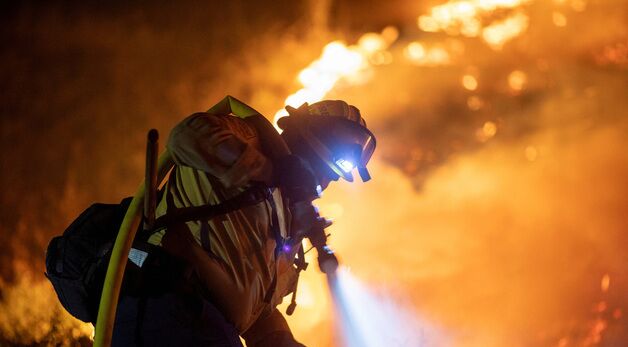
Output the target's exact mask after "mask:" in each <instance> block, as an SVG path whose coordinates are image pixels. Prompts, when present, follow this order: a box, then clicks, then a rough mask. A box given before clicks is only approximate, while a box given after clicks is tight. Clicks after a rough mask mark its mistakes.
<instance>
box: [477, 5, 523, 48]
mask: <svg viewBox="0 0 628 347" xmlns="http://www.w3.org/2000/svg"><path fill="white" fill-rule="evenodd" d="M527 28H528V16H526V15H524V14H523V13H521V12H517V13H516V14H514V15H513V16H511V17H509V18H507V19H504V20H503V21H500V22H497V23H494V24H491V25H490V26H488V27H486V28H484V30H483V31H482V38H483V39H484V41H486V43H488V44H489V46H491V48H493V49H496V50H500V49H502V47H503V46H504V44H505V43H506V42H508V41H510V40H512V39H514V38H515V37H517V36H519V35H521V33H522V32H524V31H525V30H526V29H527Z"/></svg>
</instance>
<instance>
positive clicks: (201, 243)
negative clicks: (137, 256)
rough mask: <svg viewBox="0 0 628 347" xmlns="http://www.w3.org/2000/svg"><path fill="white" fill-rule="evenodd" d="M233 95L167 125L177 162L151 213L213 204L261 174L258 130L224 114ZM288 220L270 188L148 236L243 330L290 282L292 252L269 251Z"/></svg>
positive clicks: (265, 167)
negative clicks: (243, 203) (229, 208)
mask: <svg viewBox="0 0 628 347" xmlns="http://www.w3.org/2000/svg"><path fill="white" fill-rule="evenodd" d="M233 100H235V99H230V97H227V98H225V100H223V101H222V106H223V107H214V108H213V109H212V110H210V111H209V112H203V113H195V114H193V115H191V116H190V117H188V118H186V119H185V120H183V121H182V122H181V123H179V124H178V125H177V126H176V127H175V128H174V129H173V130H172V132H171V133H170V137H169V139H168V142H167V148H168V150H169V151H170V153H172V156H173V158H174V161H175V163H176V164H177V165H176V166H175V167H174V169H173V171H172V173H171V175H170V178H169V180H168V182H167V184H166V185H165V193H164V194H163V197H162V199H161V200H160V202H159V203H158V206H157V211H156V215H157V217H159V216H161V215H164V214H166V212H167V211H168V209H170V208H182V207H190V206H202V205H207V204H218V203H221V202H223V201H225V200H227V199H230V198H232V197H234V196H236V195H237V194H239V193H241V192H242V191H244V190H245V189H247V188H248V187H249V186H250V185H251V184H255V183H256V182H264V181H268V179H269V177H270V173H271V171H272V164H271V160H270V159H269V157H268V156H267V155H265V154H264V153H263V151H262V146H261V141H260V133H259V132H258V131H257V130H256V129H255V127H253V126H251V125H250V123H248V122H246V121H245V120H243V119H242V118H240V117H237V116H234V115H232V114H229V111H231V109H230V108H229V107H226V108H225V107H224V106H228V105H229V102H230V101H233ZM219 105H220V104H219ZM217 106H218V105H217ZM251 110H252V109H251ZM253 111H254V110H253ZM290 224H291V216H290V211H289V209H288V207H287V201H286V200H285V198H284V197H283V196H282V193H281V190H280V189H279V188H274V189H273V191H272V199H269V200H266V201H262V202H261V203H259V204H257V205H252V206H247V207H243V208H241V209H239V210H236V211H233V212H230V213H227V214H224V215H220V216H218V217H215V218H212V219H209V220H200V221H193V222H187V223H185V224H181V225H177V226H174V227H172V226H171V227H169V228H168V229H163V230H160V231H159V232H157V233H155V234H153V235H152V236H151V237H150V239H149V243H152V244H154V245H158V246H163V247H164V248H165V249H166V250H167V251H169V252H170V253H172V254H175V255H177V256H180V257H182V258H184V259H185V260H186V261H187V263H189V264H191V266H192V268H193V271H195V272H196V274H197V275H198V278H199V281H200V282H201V284H202V286H203V287H204V289H205V290H206V293H207V295H208V296H209V298H210V299H211V301H212V302H213V303H214V304H215V305H216V306H217V307H218V308H219V309H220V310H221V311H222V313H223V314H224V315H225V318H226V319H227V320H228V321H230V322H231V323H233V324H234V325H235V326H236V328H237V329H238V330H239V331H240V333H241V334H243V333H245V332H246V331H247V330H248V329H249V328H250V327H251V326H252V325H253V324H254V323H255V322H256V321H257V320H263V319H266V318H267V317H272V316H276V315H277V314H278V312H277V311H276V309H275V306H276V305H277V304H279V303H280V302H281V299H282V297H283V296H285V295H287V294H288V293H289V292H290V291H291V289H292V288H293V286H294V284H295V281H296V276H295V270H294V268H293V266H292V260H291V259H290V258H291V255H289V254H284V253H281V252H277V251H276V247H277V244H278V242H281V240H282V239H285V238H287V237H289V235H290ZM284 325H285V322H284ZM286 329H287V327H286Z"/></svg>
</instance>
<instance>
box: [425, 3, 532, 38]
mask: <svg viewBox="0 0 628 347" xmlns="http://www.w3.org/2000/svg"><path fill="white" fill-rule="evenodd" d="M529 2H530V0H466V1H449V2H447V3H446V4H443V5H439V6H435V7H433V8H432V9H431V10H430V13H429V15H422V16H420V17H419V18H418V19H417V25H418V26H419V28H420V29H421V30H423V31H426V32H441V31H442V32H445V33H447V34H448V35H463V36H466V37H480V36H481V37H482V38H483V39H484V41H485V42H486V43H487V44H488V45H489V46H490V47H491V48H493V49H495V50H499V49H501V48H502V46H503V45H504V44H505V43H506V42H508V41H510V40H512V39H514V38H515V37H517V36H519V35H521V34H522V33H523V32H525V30H526V29H527V27H528V16H527V15H526V14H524V13H523V12H521V11H519V10H517V9H520V8H521V7H522V6H523V5H526V4H528V3H529ZM496 11H509V14H508V16H507V17H506V18H504V19H501V20H499V19H498V18H493V15H494V13H495V12H496ZM486 23H490V24H488V25H486Z"/></svg>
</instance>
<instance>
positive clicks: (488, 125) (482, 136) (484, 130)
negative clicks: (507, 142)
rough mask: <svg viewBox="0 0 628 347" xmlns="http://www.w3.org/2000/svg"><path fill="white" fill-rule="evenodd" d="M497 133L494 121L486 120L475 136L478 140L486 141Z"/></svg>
mask: <svg viewBox="0 0 628 347" xmlns="http://www.w3.org/2000/svg"><path fill="white" fill-rule="evenodd" d="M495 134H497V125H496V124H495V123H494V122H491V121H488V122H485V123H484V125H482V127H481V128H480V129H478V130H477V131H476V133H475V137H476V138H477V140H478V141H480V142H486V141H488V140H489V139H491V138H492V137H493V136H495Z"/></svg>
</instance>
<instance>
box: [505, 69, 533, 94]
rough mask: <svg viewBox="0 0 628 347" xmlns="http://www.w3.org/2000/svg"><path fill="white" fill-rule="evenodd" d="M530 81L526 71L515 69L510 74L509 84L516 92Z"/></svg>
mask: <svg viewBox="0 0 628 347" xmlns="http://www.w3.org/2000/svg"><path fill="white" fill-rule="evenodd" d="M527 82H528V76H527V75H526V73H525V72H523V71H520V70H515V71H513V72H511V73H510V74H509V75H508V86H509V87H510V89H512V90H513V91H515V92H519V91H521V90H522V89H523V88H524V87H525V85H526V83H527Z"/></svg>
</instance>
